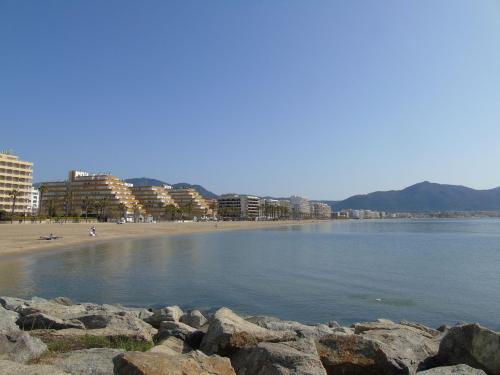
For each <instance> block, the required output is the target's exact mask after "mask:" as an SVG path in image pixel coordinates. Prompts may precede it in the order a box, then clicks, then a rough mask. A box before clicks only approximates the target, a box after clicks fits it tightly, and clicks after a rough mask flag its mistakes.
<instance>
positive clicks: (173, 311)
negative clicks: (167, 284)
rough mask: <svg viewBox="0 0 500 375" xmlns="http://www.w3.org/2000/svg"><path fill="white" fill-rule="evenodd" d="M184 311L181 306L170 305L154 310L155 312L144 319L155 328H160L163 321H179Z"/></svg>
mask: <svg viewBox="0 0 500 375" xmlns="http://www.w3.org/2000/svg"><path fill="white" fill-rule="evenodd" d="M182 314H183V312H182V310H181V308H180V307H179V306H168V307H165V308H162V309H157V310H154V311H153V314H152V315H150V316H148V317H147V318H145V319H144V321H145V322H146V323H148V324H151V325H152V326H153V327H155V328H160V323H161V322H167V321H169V322H178V321H179V319H180V318H181V316H182Z"/></svg>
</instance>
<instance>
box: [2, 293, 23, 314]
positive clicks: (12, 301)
mask: <svg viewBox="0 0 500 375" xmlns="http://www.w3.org/2000/svg"><path fill="white" fill-rule="evenodd" d="M26 302H27V300H24V299H22V298H15V297H7V296H2V297H0V306H2V307H3V308H4V309H7V310H12V311H16V309H17V308H18V307H19V306H22V305H24V304H26Z"/></svg>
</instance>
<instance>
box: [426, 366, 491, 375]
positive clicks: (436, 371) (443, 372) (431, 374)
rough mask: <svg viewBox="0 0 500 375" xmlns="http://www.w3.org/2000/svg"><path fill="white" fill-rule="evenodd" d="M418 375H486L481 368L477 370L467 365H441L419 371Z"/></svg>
mask: <svg viewBox="0 0 500 375" xmlns="http://www.w3.org/2000/svg"><path fill="white" fill-rule="evenodd" d="M418 375H486V373H485V372H484V371H483V370H478V369H475V368H472V367H470V366H467V365H456V366H443V367H436V368H433V369H431V370H426V371H421V372H419V373H418Z"/></svg>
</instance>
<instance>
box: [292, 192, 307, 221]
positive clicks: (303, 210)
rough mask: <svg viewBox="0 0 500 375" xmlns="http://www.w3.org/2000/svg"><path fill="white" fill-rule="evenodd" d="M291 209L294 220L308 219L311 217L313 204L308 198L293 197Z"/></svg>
mask: <svg viewBox="0 0 500 375" xmlns="http://www.w3.org/2000/svg"><path fill="white" fill-rule="evenodd" d="M290 208H291V210H292V217H293V218H294V219H302V218H308V217H310V216H311V204H310V202H309V200H308V199H306V198H303V197H299V196H296V195H292V196H291V197H290Z"/></svg>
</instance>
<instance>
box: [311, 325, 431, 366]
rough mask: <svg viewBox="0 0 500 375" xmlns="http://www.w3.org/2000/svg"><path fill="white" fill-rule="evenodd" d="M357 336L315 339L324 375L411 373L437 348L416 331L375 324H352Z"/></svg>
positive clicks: (424, 334)
mask: <svg viewBox="0 0 500 375" xmlns="http://www.w3.org/2000/svg"><path fill="white" fill-rule="evenodd" d="M355 331H356V332H361V334H355V335H339V334H333V335H328V336H324V337H321V338H319V339H318V341H317V348H318V353H319V355H320V357H321V361H322V362H323V366H324V367H325V368H326V370H327V372H328V374H333V373H341V374H346V375H348V374H358V373H363V374H364V373H366V374H378V373H382V374H414V373H416V372H417V369H418V367H419V365H421V364H422V363H423V362H424V361H425V360H426V359H427V358H429V357H432V356H434V355H435V354H436V353H437V349H438V338H436V337H434V336H432V335H431V334H430V333H428V332H426V331H425V330H421V329H420V328H415V327H411V326H405V325H400V324H396V323H393V322H390V321H377V322H373V323H362V324H359V325H358V324H356V325H355Z"/></svg>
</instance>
